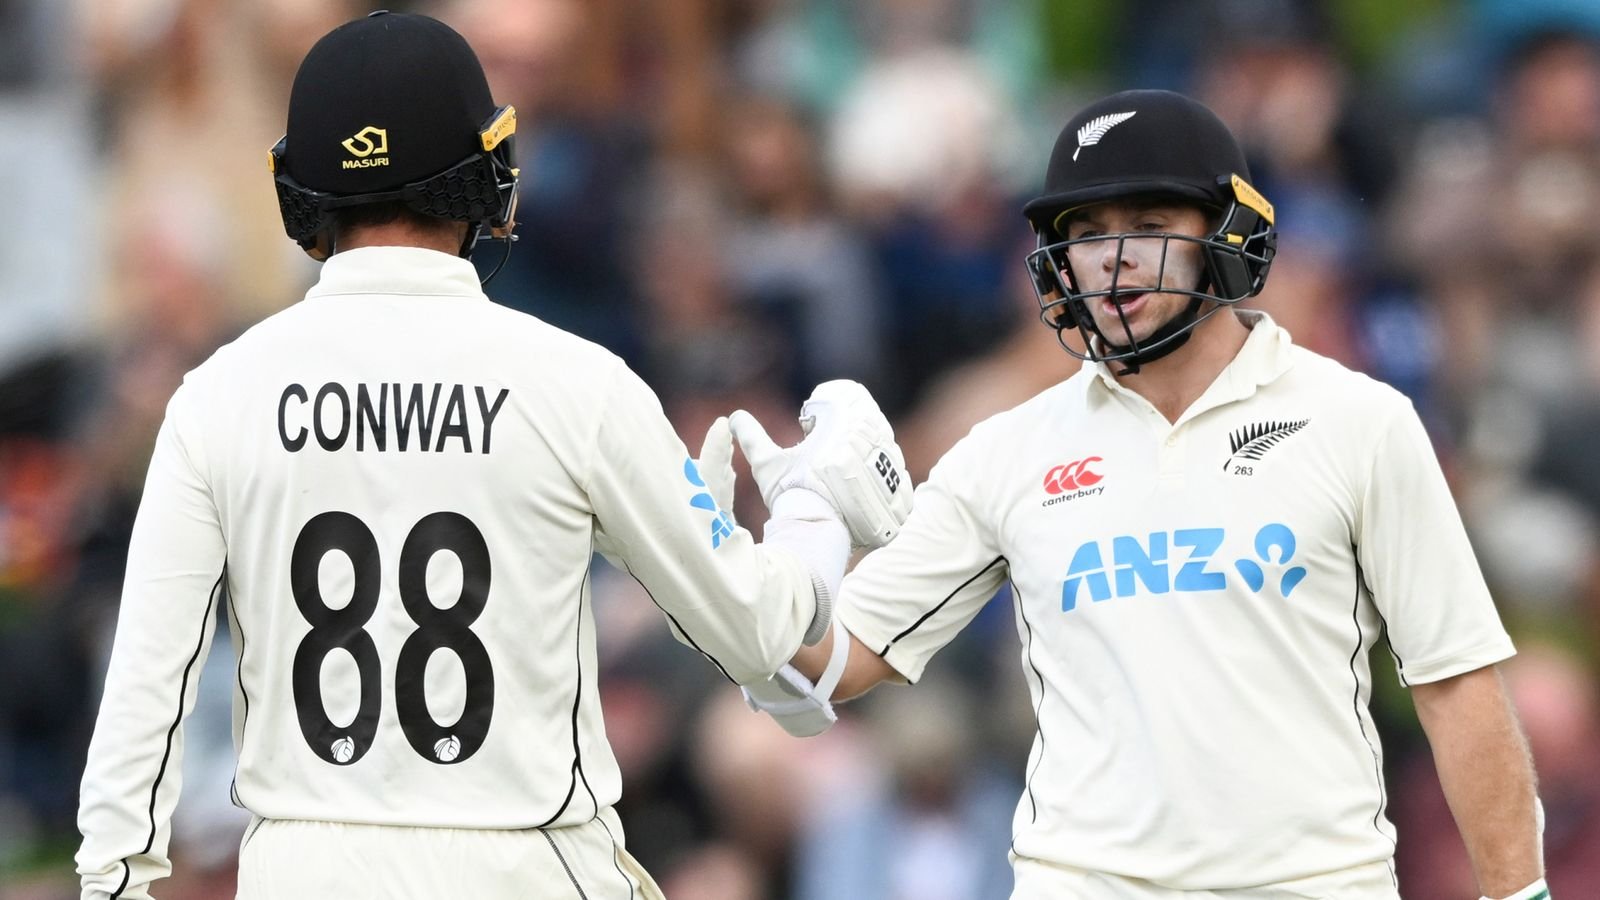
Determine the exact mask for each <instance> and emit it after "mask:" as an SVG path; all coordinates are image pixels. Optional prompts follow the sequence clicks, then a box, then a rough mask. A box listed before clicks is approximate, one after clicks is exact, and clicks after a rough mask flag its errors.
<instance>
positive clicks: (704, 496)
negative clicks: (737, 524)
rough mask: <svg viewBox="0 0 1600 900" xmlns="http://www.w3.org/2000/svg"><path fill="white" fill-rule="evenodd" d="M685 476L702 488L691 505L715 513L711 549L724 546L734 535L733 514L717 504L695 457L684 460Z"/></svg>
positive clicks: (712, 520)
mask: <svg viewBox="0 0 1600 900" xmlns="http://www.w3.org/2000/svg"><path fill="white" fill-rule="evenodd" d="M683 477H684V478H687V479H688V480H689V483H690V484H692V485H694V486H695V487H697V488H700V493H698V494H695V495H694V496H692V497H690V498H689V505H690V506H692V507H694V508H695V509H704V510H707V511H709V512H712V513H714V514H715V515H714V516H713V518H712V519H711V549H713V550H715V549H717V548H718V547H721V546H722V542H723V541H725V540H727V539H728V538H730V537H733V516H732V515H731V514H729V513H728V511H727V510H724V509H721V508H719V507H718V506H717V500H716V498H715V497H713V496H711V491H709V490H707V489H706V480H705V479H704V478H701V477H700V470H699V469H698V468H696V467H695V464H694V459H693V458H690V459H685V460H684V461H683Z"/></svg>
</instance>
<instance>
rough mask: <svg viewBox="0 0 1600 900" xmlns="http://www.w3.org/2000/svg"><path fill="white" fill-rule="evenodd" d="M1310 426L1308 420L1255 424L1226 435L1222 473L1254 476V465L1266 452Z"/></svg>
mask: <svg viewBox="0 0 1600 900" xmlns="http://www.w3.org/2000/svg"><path fill="white" fill-rule="evenodd" d="M1309 424H1311V420H1310V419H1300V420H1299V421H1295V422H1257V423H1256V424H1254V425H1247V426H1245V427H1244V428H1241V429H1239V430H1238V431H1235V432H1234V433H1233V434H1230V435H1228V448H1229V451H1230V453H1229V455H1228V458H1227V459H1225V460H1223V461H1222V470H1223V471H1224V472H1229V471H1231V472H1233V474H1235V475H1254V474H1255V467H1254V463H1255V462H1256V461H1257V460H1259V459H1261V457H1263V456H1265V455H1266V453H1267V451H1268V450H1271V449H1272V448H1273V447H1276V446H1278V444H1280V443H1282V442H1283V441H1284V440H1285V439H1287V438H1288V437H1289V436H1290V435H1293V434H1294V433H1295V432H1297V431H1299V430H1300V429H1302V428H1304V427H1306V426H1307V425H1309Z"/></svg>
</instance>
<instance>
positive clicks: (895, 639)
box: [878, 555, 1005, 656]
mask: <svg viewBox="0 0 1600 900" xmlns="http://www.w3.org/2000/svg"><path fill="white" fill-rule="evenodd" d="M1004 560H1005V556H1003V555H1002V556H996V557H995V558H994V559H991V560H989V563H988V564H987V565H985V566H984V567H983V568H981V569H979V570H978V571H976V572H974V573H973V574H972V577H970V578H968V579H967V580H966V581H963V582H961V583H960V584H959V585H957V586H956V588H955V590H952V591H951V592H950V593H948V594H946V595H945V596H944V599H943V600H940V601H939V602H938V603H937V604H936V605H935V606H934V607H933V609H930V610H928V611H927V612H925V613H923V614H922V618H920V619H918V620H916V621H915V622H912V623H911V624H910V625H909V626H908V627H907V628H906V629H905V630H904V631H902V632H900V633H899V634H897V635H895V636H894V637H893V638H890V639H889V643H887V644H885V645H884V646H883V649H882V650H880V651H878V655H879V656H888V655H889V650H890V648H892V647H893V646H894V645H895V644H898V643H900V639H901V638H903V637H905V636H906V635H909V634H910V633H911V632H913V631H916V630H917V629H918V628H921V627H922V625H923V623H924V622H926V621H928V619H929V618H931V617H932V616H933V615H934V614H935V613H937V612H938V611H939V610H941V609H944V606H945V604H946V603H949V602H950V600H951V598H953V597H955V595H957V594H959V593H961V589H962V588H964V587H966V586H967V585H969V584H971V583H973V582H974V581H977V580H978V579H979V578H980V577H982V575H983V573H985V572H987V571H989V570H990V569H992V568H994V566H995V563H998V562H1003V561H1004Z"/></svg>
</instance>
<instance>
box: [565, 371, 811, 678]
mask: <svg viewBox="0 0 1600 900" xmlns="http://www.w3.org/2000/svg"><path fill="white" fill-rule="evenodd" d="M591 461H592V468H591V470H590V473H589V476H588V478H587V482H586V485H585V487H586V490H587V491H588V494H589V499H590V502H591V503H592V504H593V507H594V513H595V517H596V519H597V524H598V528H599V531H600V532H601V534H600V535H599V540H598V546H597V549H599V550H600V551H601V552H602V553H603V554H604V555H605V556H606V558H607V559H608V560H610V561H611V562H612V563H613V564H614V565H617V564H620V565H621V567H622V568H623V569H624V570H625V571H627V572H628V573H629V574H630V575H632V576H633V577H634V578H636V579H638V580H639V583H640V584H641V585H643V586H644V589H645V591H646V592H647V593H649V595H650V599H651V600H652V601H654V602H655V604H656V605H657V606H658V607H660V608H661V611H662V612H663V613H665V614H666V616H667V619H668V621H669V623H670V624H671V626H672V629H673V631H674V634H675V636H677V637H678V638H679V640H681V641H683V642H684V643H687V644H688V645H690V646H691V647H694V648H695V649H696V650H698V651H700V652H701V653H703V654H704V655H705V656H707V657H708V658H710V659H711V661H712V662H713V663H714V664H716V666H717V667H718V668H719V669H721V670H722V672H723V674H724V675H726V676H727V677H728V678H729V679H731V680H733V681H735V682H737V683H740V684H748V683H750V682H753V681H757V680H759V679H762V678H766V677H767V676H770V675H771V674H772V673H773V672H776V671H777V670H778V669H779V668H781V667H782V666H783V664H784V663H785V662H787V661H788V660H789V658H790V657H791V656H793V655H794V653H795V651H796V650H798V649H799V648H800V641H801V639H802V638H803V637H804V636H805V632H806V628H807V626H808V625H810V623H811V618H812V616H813V615H814V614H815V612H816V594H815V589H814V588H813V586H812V580H811V573H810V570H809V569H807V568H806V566H805V564H804V563H802V562H801V561H800V559H799V558H798V557H796V556H795V555H794V554H793V553H790V552H789V551H787V550H783V549H781V548H776V547H768V546H764V545H758V544H757V543H756V541H755V539H754V538H753V537H752V536H751V535H750V532H748V531H746V530H745V529H744V528H741V527H739V526H738V525H737V524H735V523H734V521H733V517H732V515H730V514H728V513H727V512H725V511H724V510H722V509H720V508H719V507H718V506H717V503H716V501H715V499H713V498H712V496H711V492H710V491H709V490H708V489H707V488H706V486H705V484H704V482H703V480H702V479H701V478H700V475H699V472H698V471H697V470H696V469H695V466H694V463H693V460H692V459H691V458H690V456H689V452H688V450H687V449H686V448H685V447H684V444H683V441H682V440H680V439H679V438H678V435H677V433H676V432H675V431H673V429H672V425H671V423H670V422H668V421H667V417H666V415H665V414H664V413H663V412H662V410H661V404H660V402H659V401H658V400H657V399H656V397H655V394H654V393H653V392H651V390H650V389H649V387H648V386H646V385H645V383H644V382H643V381H641V380H640V379H639V377H638V376H637V375H635V374H634V373H633V372H631V371H629V370H628V369H627V368H626V367H624V366H621V365H620V364H619V366H618V372H617V375H616V377H615V381H614V383H613V385H612V389H611V391H610V394H609V397H608V399H607V401H606V405H605V409H604V412H603V415H602V418H601V423H600V427H599V431H598V434H597V436H596V439H595V447H594V453H593V456H592V460H591Z"/></svg>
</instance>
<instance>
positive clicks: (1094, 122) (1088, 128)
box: [1072, 110, 1139, 162]
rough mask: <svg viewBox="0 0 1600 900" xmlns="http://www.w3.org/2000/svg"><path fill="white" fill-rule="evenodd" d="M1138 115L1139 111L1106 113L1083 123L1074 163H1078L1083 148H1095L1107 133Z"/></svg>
mask: <svg viewBox="0 0 1600 900" xmlns="http://www.w3.org/2000/svg"><path fill="white" fill-rule="evenodd" d="M1138 114H1139V112H1138V110H1132V111H1130V112H1119V113H1106V114H1105V115H1103V116H1095V117H1094V118H1092V119H1090V120H1089V121H1087V122H1085V123H1083V127H1082V128H1079V129H1078V149H1076V150H1074V151H1072V161H1073V162H1077V161H1078V154H1079V153H1082V152H1083V148H1085V147H1093V146H1094V145H1095V144H1098V143H1100V139H1101V138H1103V137H1105V136H1106V132H1108V131H1110V130H1111V129H1113V128H1115V127H1117V126H1118V125H1121V124H1122V123H1123V122H1126V121H1128V120H1129V119H1131V118H1133V117H1134V116H1136V115H1138Z"/></svg>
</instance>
